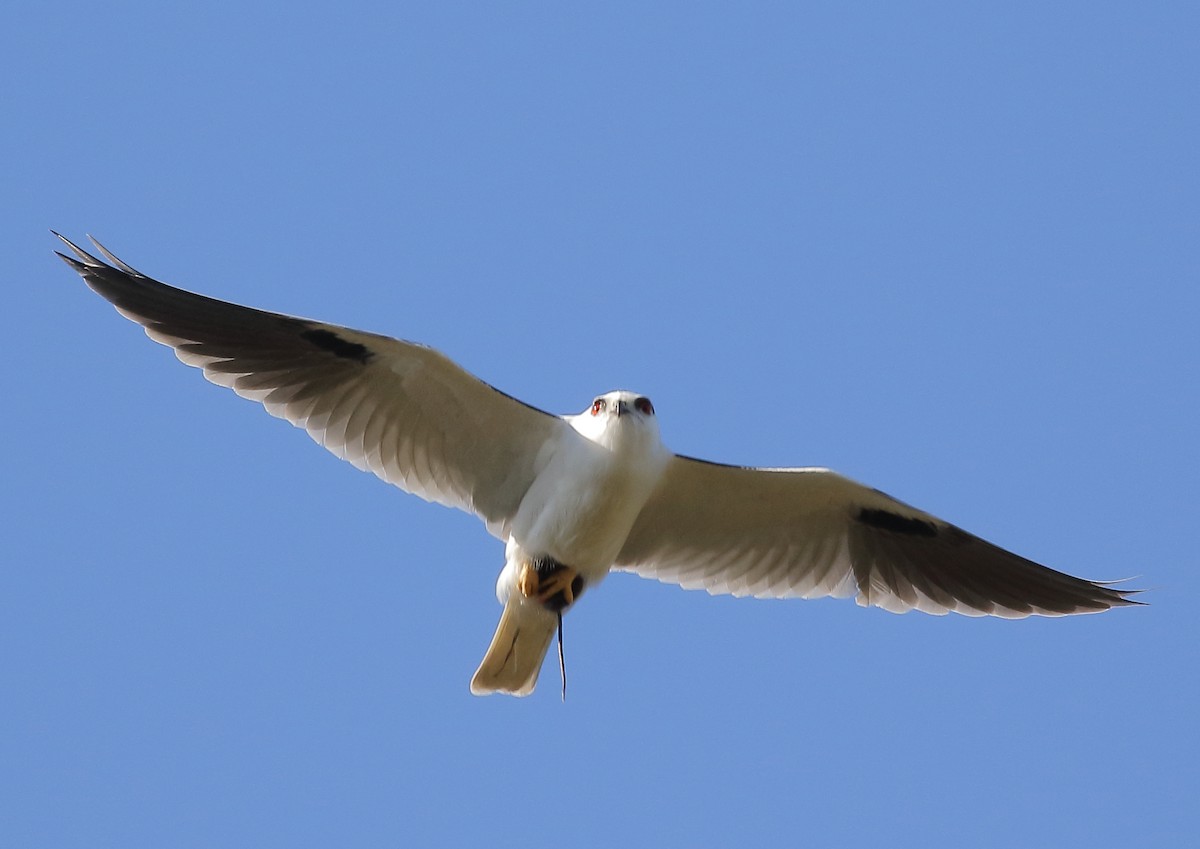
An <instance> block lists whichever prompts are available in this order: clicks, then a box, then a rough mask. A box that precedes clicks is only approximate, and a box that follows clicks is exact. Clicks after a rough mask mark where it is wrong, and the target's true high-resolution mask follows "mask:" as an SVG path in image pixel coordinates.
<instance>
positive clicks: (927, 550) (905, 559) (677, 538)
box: [615, 457, 1136, 618]
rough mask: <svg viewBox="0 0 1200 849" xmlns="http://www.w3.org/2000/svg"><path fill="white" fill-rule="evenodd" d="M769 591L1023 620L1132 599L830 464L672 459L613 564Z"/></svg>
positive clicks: (713, 588)
mask: <svg viewBox="0 0 1200 849" xmlns="http://www.w3.org/2000/svg"><path fill="white" fill-rule="evenodd" d="M615 568H617V569H619V570H621V571H626V572H636V573H637V574H639V575H642V576H644V577H647V578H657V579H658V580H660V581H664V582H667V583H674V584H679V585H681V586H683V587H685V588H688V589H705V590H708V592H710V593H712V594H722V593H729V594H732V595H735V596H743V595H751V596H758V597H766V598H788V597H802V598H816V597H819V596H840V597H845V596H851V595H857V597H858V603H859V604H861V605H864V606H867V605H874V606H876V607H882V608H884V609H885V610H891V611H893V612H896V613H903V612H905V611H908V610H913V609H916V610H923V611H925V612H926V613H934V614H944V613H947V612H949V611H955V612H958V613H965V614H967V615H969V616H982V615H986V614H991V615H994V616H1003V617H1007V618H1020V617H1024V616H1029V615H1031V614H1042V615H1046V616H1056V615H1062V614H1067V613H1089V612H1094V611H1099V610H1107V609H1108V608H1110V607H1115V606H1117V605H1122V604H1135V603H1136V602H1133V601H1131V600H1129V599H1128V598H1127V595H1128V594H1129V592H1130V591H1128V590H1119V589H1114V588H1112V587H1109V586H1104V585H1102V584H1097V583H1093V582H1091V581H1085V580H1082V579H1080V578H1073V577H1071V576H1070V575H1065V574H1063V573H1061V572H1056V571H1054V570H1053V569H1048V568H1046V567H1045V566H1041V565H1039V564H1037V563H1034V562H1033V561H1031V560H1026V559H1025V558H1023V557H1019V556H1017V555H1016V554H1013V553H1011V552H1009V551H1005V550H1004V549H1002V548H999V547H997V546H995V545H992V544H991V543H989V542H985V541H984V540H981V539H979V538H978V537H976V536H972V535H971V534H969V533H967V532H966V531H963V530H961V529H959V528H956V527H955V526H954V525H951V524H948V523H946V522H943V521H942V520H940V519H937V518H935V517H934V516H931V515H929V514H928V513H924V512H922V511H920V510H916V509H915V508H912V507H909V506H908V505H907V504H904V503H902V502H900V501H897V500H896V499H894V498H891V497H889V496H887V495H884V494H883V493H881V492H878V491H876V490H873V489H868V488H867V487H864V486H861V485H860V484H857V483H855V482H854V481H851V480H849V479H847V478H844V477H842V476H841V475H837V474H834V473H833V472H830V471H828V470H826V469H750V468H741V467H736V466H722V465H718V464H714V463H705V462H702V461H699V460H692V459H689V458H685V457H675V458H673V459H672V460H671V462H670V464H669V465H668V467H667V469H666V471H665V472H664V474H663V478H662V481H661V483H660V484H659V486H658V488H657V490H656V491H655V492H654V493H653V494H652V495H651V496H650V500H649V501H648V502H647V504H646V506H645V507H644V508H643V509H642V512H641V514H640V515H639V516H638V519H637V522H636V523H635V525H634V527H633V530H632V531H631V532H630V534H629V538H628V540H627V541H626V543H625V547H624V548H623V549H622V551H621V554H620V557H619V558H618V565H617V566H616V567H615Z"/></svg>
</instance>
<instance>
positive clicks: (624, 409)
mask: <svg viewBox="0 0 1200 849" xmlns="http://www.w3.org/2000/svg"><path fill="white" fill-rule="evenodd" d="M628 412H629V402H628V401H618V402H617V418H620V417H621V416H623V415H625V414H626V413H628Z"/></svg>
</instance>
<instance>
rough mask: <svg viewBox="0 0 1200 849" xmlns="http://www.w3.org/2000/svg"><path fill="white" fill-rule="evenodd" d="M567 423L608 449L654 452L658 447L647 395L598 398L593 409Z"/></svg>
mask: <svg viewBox="0 0 1200 849" xmlns="http://www.w3.org/2000/svg"><path fill="white" fill-rule="evenodd" d="M568 421H570V423H571V426H572V427H574V428H575V430H577V431H579V432H580V433H581V434H583V435H584V436H586V437H587V438H588V439H590V440H592V442H596V443H599V444H600V445H603V446H605V447H607V448H617V447H618V446H620V447H626V446H629V447H633V446H635V445H644V446H645V447H646V448H653V447H657V446H658V444H659V435H658V419H657V418H655V415H654V405H653V404H651V403H650V399H649V398H647V397H646V396H645V395H639V394H638V393H636V392H630V391H628V390H625V389H617V390H614V391H613V392H606V393H604V394H603V395H597V396H596V398H595V399H594V400H593V401H592V403H591V406H589V407H588V408H587V409H586V410H584V411H583V412H582V413H580V414H579V415H576V416H569V417H568Z"/></svg>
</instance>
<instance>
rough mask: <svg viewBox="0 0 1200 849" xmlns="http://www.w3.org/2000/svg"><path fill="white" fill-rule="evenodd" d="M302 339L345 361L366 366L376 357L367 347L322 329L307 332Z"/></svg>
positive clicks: (302, 335) (301, 335) (302, 334)
mask: <svg viewBox="0 0 1200 849" xmlns="http://www.w3.org/2000/svg"><path fill="white" fill-rule="evenodd" d="M300 337H301V338H302V339H306V340H308V341H309V342H311V343H312V344H314V345H316V346H317V347H318V348H320V349H321V350H323V351H328V352H329V353H331V354H333V355H334V356H337V357H341V358H342V359H344V360H355V361H357V362H360V363H364V364H365V363H366V362H367V361H368V360H370V359H371V357H373V356H375V353H374V352H373V351H372V350H371V349H370V348H368V347H367V346H366V345H360V344H358V343H357V342H347V341H346V340H345V339H343V338H342V337H341V336H338V335H337V334H336V333H334V332H333V331H332V330H324V329H321V328H316V329H313V330H305V331H304V332H302V333H301V334H300Z"/></svg>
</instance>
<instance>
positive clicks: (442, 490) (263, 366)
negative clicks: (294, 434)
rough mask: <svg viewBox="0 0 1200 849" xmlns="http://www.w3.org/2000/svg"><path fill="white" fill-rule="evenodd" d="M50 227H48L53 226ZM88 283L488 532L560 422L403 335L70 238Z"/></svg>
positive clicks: (355, 455) (344, 448) (225, 382)
mask: <svg viewBox="0 0 1200 849" xmlns="http://www.w3.org/2000/svg"><path fill="white" fill-rule="evenodd" d="M55 235H58V234H57V233H56V234H55ZM59 238H60V239H62V240H63V242H64V243H65V244H66V245H67V247H69V248H70V249H71V251H72V252H73V253H74V254H75V257H69V256H65V255H63V254H59V256H61V257H62V258H63V259H64V260H65V261H66V262H67V264H69V265H70V266H71V267H72V268H74V269H75V270H76V271H77V272H79V274H80V275H81V276H82V277H83V279H84V282H86V283H87V285H88V286H90V287H91V288H92V289H93V290H95V291H96V292H97V293H98V294H99V295H100V296H101V297H103V298H105V299H106V300H108V301H110V302H111V303H112V304H113V306H115V307H116V308H117V311H118V312H120V313H121V315H123V316H125V317H126V318H128V319H130V320H132V321H136V322H137V323H138V324H140V325H142V326H143V327H144V328H145V329H146V335H147V336H149V337H150V338H151V339H153V340H154V341H156V342H161V343H162V344H164V345H169V346H170V347H172V348H174V349H175V355H176V356H177V357H178V358H179V359H180V360H181V361H183V362H184V363H186V364H187V365H189V366H195V367H196V368H200V369H203V370H204V376H205V377H206V378H208V379H209V380H211V381H212V382H213V383H217V384H220V385H221V386H228V387H229V388H230V389H232V390H233V391H234V392H236V393H237V394H239V395H241V396H242V397H243V398H249V399H251V400H253V401H258V402H259V403H261V404H262V405H263V406H264V407H266V408H267V412H269V413H270V414H271V415H273V416H278V417H279V418H282V419H287V420H288V421H289V422H291V423H292V424H294V425H295V426H296V427H300V428H304V430H306V431H307V432H308V434H309V436H311V437H312V438H313V439H314V440H315V441H316V442H317V443H319V444H321V445H323V446H324V447H325V448H327V449H329V450H330V451H331V452H333V453H334V454H336V455H337V456H338V457H341V458H342V459H344V460H348V461H350V462H351V463H353V464H354V465H355V466H357V467H358V468H360V469H364V470H368V471H371V472H373V473H374V474H375V475H377V476H379V477H380V478H382V479H383V480H385V481H387V482H388V483H391V484H395V485H396V486H398V487H400V488H401V489H403V490H405V491H407V492H411V493H414V494H416V495H419V496H421V497H422V498H425V499H427V500H429V501H436V502H438V503H439V504H445V505H447V506H450V507H458V508H460V509H463V510H468V511H472V512H474V513H476V514H478V515H479V516H480V517H482V518H483V519H484V521H485V522H486V523H487V525H488V529H489V530H490V531H491V532H492V533H494V534H496V535H497V536H500V537H504V536H506V535H507V524H508V521H509V520H510V519H511V517H512V516H513V514H514V513H515V511H516V509H517V506H518V505H519V504H520V502H521V498H522V497H523V496H524V495H525V492H526V490H528V488H529V485H530V483H531V482H532V481H533V478H534V477H535V476H536V474H537V472H538V470H539V467H540V464H541V463H542V462H543V461H544V459H545V457H546V455H547V451H548V450H550V449H552V447H553V443H554V441H555V440H557V439H560V438H569V437H566V436H564V435H565V433H566V432H567V431H569V430H570V428H569V427H568V426H567V425H566V424H565V422H563V420H562V419H560V418H557V417H555V416H551V415H549V414H547V413H544V412H542V411H540V410H537V409H534V408H533V407H530V406H528V405H526V404H523V403H521V402H520V401H517V400H515V399H514V398H511V397H509V396H508V395H505V394H504V393H502V392H500V391H498V390H496V389H494V388H492V387H491V386H489V385H487V384H486V383H483V382H482V381H480V380H478V379H477V378H475V377H473V376H472V375H470V374H468V373H467V372H466V371H464V370H463V369H461V368H459V367H458V366H457V365H455V364H454V363H453V362H451V361H450V360H449V359H447V358H446V357H444V356H443V355H442V354H440V353H438V352H437V351H434V350H433V349H431V348H427V347H425V346H423V345H417V344H414V343H411V342H402V341H400V340H398V339H392V338H389V337H387V336H378V335H375V334H373V333H364V332H362V331H359V330H351V329H350V328H346V327H338V326H335V325H332V324H324V323H322V322H319V321H310V320H308V319H303V318H295V317H292V316H287V315H280V314H277V313H269V312H262V311H260V310H256V309H250V308H248V307H242V306H237V305H236V304H230V303H226V302H224V301H218V300H215V299H213V298H206V297H204V296H202V295H195V294H192V293H191V292H185V291H183V290H182V289H176V288H174V287H171V286H167V285H166V284H164V283H160V282H158V281H157V280H154V279H152V278H150V277H147V276H146V275H144V274H142V273H140V272H138V271H136V270H135V269H133V268H131V267H130V266H128V265H126V264H125V263H123V262H121V261H120V260H119V259H117V258H116V257H115V256H113V255H112V254H111V253H109V252H108V251H107V250H105V249H104V248H103V247H102V246H101V245H100V244H99V243H96V242H94V240H93V243H94V244H95V245H96V247H97V248H98V249H99V251H100V252H101V253H102V254H103V255H104V256H105V258H107V259H108V260H109V263H111V264H109V263H105V262H102V261H101V260H99V259H97V258H96V257H94V256H92V255H91V254H89V253H87V252H86V251H84V250H82V249H81V248H79V247H78V246H76V245H74V244H72V243H71V242H70V241H68V240H67V239H65V238H63V237H62V236H59Z"/></svg>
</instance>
